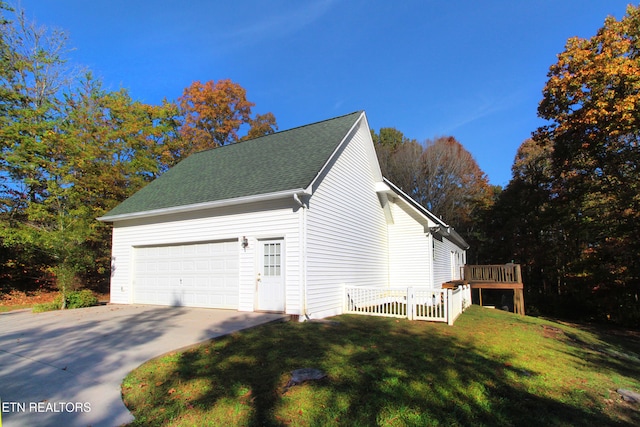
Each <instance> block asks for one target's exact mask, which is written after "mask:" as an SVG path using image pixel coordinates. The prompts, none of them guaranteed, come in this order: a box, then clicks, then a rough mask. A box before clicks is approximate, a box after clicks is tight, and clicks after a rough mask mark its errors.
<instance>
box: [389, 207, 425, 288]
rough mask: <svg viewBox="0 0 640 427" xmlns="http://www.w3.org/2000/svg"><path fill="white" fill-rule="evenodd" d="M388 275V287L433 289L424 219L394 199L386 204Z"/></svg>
mask: <svg viewBox="0 0 640 427" xmlns="http://www.w3.org/2000/svg"><path fill="white" fill-rule="evenodd" d="M390 206H391V213H392V216H393V224H389V275H390V282H391V286H402V287H405V286H406V287H409V286H418V287H433V281H432V277H433V274H432V263H433V257H432V255H431V240H430V239H429V235H428V234H427V233H428V225H427V226H426V227H427V230H426V231H425V225H424V219H422V223H421V222H420V221H421V218H419V217H418V214H417V213H415V212H412V211H411V210H410V208H408V206H406V204H404V203H403V202H402V201H400V200H398V199H396V200H395V202H392V203H390Z"/></svg>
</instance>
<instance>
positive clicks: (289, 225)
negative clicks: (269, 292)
mask: <svg viewBox="0 0 640 427" xmlns="http://www.w3.org/2000/svg"><path fill="white" fill-rule="evenodd" d="M299 215H300V214H299V209H297V204H296V202H295V201H294V200H293V199H292V198H287V199H281V200H272V201H266V202H259V203H251V204H246V205H238V206H229V207H221V208H216V209H211V210H203V211H196V212H191V213H181V214H175V215H166V216H158V217H151V218H146V219H139V220H129V221H119V222H116V223H115V224H114V228H113V249H112V273H111V274H112V278H111V302H112V303H121V304H130V303H133V302H134V299H133V294H132V291H133V289H132V284H133V280H134V275H135V272H134V269H133V263H134V262H135V261H134V248H135V247H140V246H155V245H180V244H185V243H190V244H193V243H198V242H211V241H222V240H234V244H235V245H236V246H237V248H238V254H239V255H238V257H239V259H238V269H239V273H238V284H239V295H238V299H237V301H238V309H239V310H242V311H252V310H253V309H254V302H255V287H256V277H257V263H258V260H257V258H256V245H257V239H265V238H284V239H285V241H286V245H285V248H286V252H285V254H284V256H283V260H284V263H285V266H284V268H285V270H286V271H287V272H288V273H291V274H290V275H288V279H287V283H286V295H287V296H286V301H285V305H286V310H287V312H288V313H291V314H300V306H301V304H300V303H301V301H300V283H299V281H300V244H299V234H298V232H299V218H298V217H299ZM243 237H247V240H248V242H249V246H248V247H247V248H246V249H243V248H242V247H241V244H240V241H241V239H242V238H243Z"/></svg>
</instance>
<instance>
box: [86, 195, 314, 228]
mask: <svg viewBox="0 0 640 427" xmlns="http://www.w3.org/2000/svg"><path fill="white" fill-rule="evenodd" d="M295 194H298V195H309V194H310V193H308V192H307V191H306V190H305V189H303V188H296V189H292V190H284V191H277V192H274V193H266V194H256V195H253V196H245V197H236V198H234V199H225V200H216V201H213V202H204V203H195V204H191V205H183V206H173V207H170V208H162V209H153V210H150V211H142V212H133V213H128V214H121V215H109V216H101V217H100V218H97V219H98V221H102V222H116V221H124V220H129V219H138V218H149V217H153V216H160V215H170V214H176V213H183V212H193V211H199V210H204V209H213V208H219V207H224V206H233V205H241V204H245V203H254V202H263V201H267V200H275V199H282V198H286V197H293V196H294V195H295Z"/></svg>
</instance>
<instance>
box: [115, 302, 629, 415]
mask: <svg viewBox="0 0 640 427" xmlns="http://www.w3.org/2000/svg"><path fill="white" fill-rule="evenodd" d="M332 321H333V322H330V323H315V322H307V323H295V322H288V323H276V324H268V325H263V326H260V327H257V328H253V329H250V330H246V331H243V332H241V333H238V334H234V335H230V336H227V337H223V338H220V339H216V340H214V341H211V342H208V343H206V344H203V345H200V346H198V347H195V348H192V349H190V350H188V351H185V352H182V353H171V354H169V355H165V356H164V357H161V358H158V359H155V360H152V361H150V362H148V363H146V364H144V365H142V366H140V367H139V368H138V369H136V370H135V371H133V372H131V373H130V374H129V375H128V376H127V378H126V379H125V380H124V382H123V384H122V392H123V397H124V401H125V404H126V405H127V406H128V407H129V409H130V410H131V411H132V413H133V414H134V416H135V421H134V423H133V425H134V426H138V425H140V426H142V425H144V426H165V425H166V426H192V425H222V424H224V425H227V426H263V425H266V426H285V425H291V426H331V425H349V426H373V425H384V426H452V425H464V426H467V425H473V426H482V425H486V426H511V425H518V426H521V425H535V426H539V425H545V426H565V425H566V426H581V425H584V426H593V425H605V426H606V425H640V412H639V410H640V408H638V407H637V406H636V407H633V406H631V405H630V404H628V403H625V402H623V401H622V400H621V399H620V396H619V395H618V394H617V393H616V390H617V389H618V388H626V389H631V390H634V391H640V363H639V362H640V359H639V356H638V355H639V354H640V344H639V343H638V340H637V337H636V338H635V340H634V339H630V338H629V337H627V336H625V335H624V334H618V335H612V334H605V333H604V332H603V331H600V330H598V329H589V330H586V329H584V328H578V327H575V326H572V325H566V324H560V323H555V322H550V321H546V320H543V319H538V318H533V317H521V316H516V315H513V314H510V313H506V312H502V311H496V310H488V309H482V308H480V307H477V306H473V307H471V308H470V309H469V310H467V311H466V312H465V313H464V314H463V315H462V316H460V317H459V318H458V320H457V321H456V324H455V325H454V326H447V325H445V324H436V323H427V322H410V321H407V320H401V319H391V318H379V317H367V316H340V317H336V318H334V319H332ZM299 368H319V369H322V370H323V371H324V372H326V373H327V377H326V378H325V379H322V380H319V381H313V382H307V383H303V384H302V385H296V386H292V387H290V388H288V389H287V388H286V387H285V386H286V385H287V382H288V381H289V379H290V372H291V371H292V370H294V369H299Z"/></svg>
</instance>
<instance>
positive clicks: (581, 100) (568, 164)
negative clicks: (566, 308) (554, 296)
mask: <svg viewBox="0 0 640 427" xmlns="http://www.w3.org/2000/svg"><path fill="white" fill-rule="evenodd" d="M548 77H549V80H548V81H547V83H546V85H545V87H544V91H543V96H544V97H543V100H542V102H541V103H540V106H539V109H538V114H539V116H540V117H542V118H544V119H546V120H549V121H550V124H549V125H548V126H545V127H542V128H540V129H538V131H537V132H536V133H535V135H534V138H535V139H536V140H537V141H544V140H549V141H551V143H552V144H553V155H552V158H553V183H552V184H553V197H554V199H553V208H554V212H555V215H556V218H557V221H558V222H559V223H560V224H561V226H562V227H563V229H564V230H565V232H566V234H567V239H568V240H569V241H571V242H573V244H572V245H571V246H570V247H569V248H567V249H568V250H570V253H569V254H568V255H569V257H570V259H569V260H568V262H567V266H566V272H565V275H564V277H563V280H564V281H566V282H567V283H568V284H569V286H570V287H571V288H572V289H573V290H574V293H576V294H579V295H581V296H585V295H586V296H588V297H589V304H592V305H593V306H594V307H596V308H595V309H596V310H597V311H598V315H601V316H607V315H608V316H613V317H617V318H619V319H621V318H623V317H624V318H626V319H627V320H628V319H632V318H633V319H635V321H636V322H637V321H638V319H640V303H639V302H638V300H639V297H640V256H639V255H640V169H639V168H638V165H639V164H640V147H639V146H638V142H639V139H640V8H638V7H634V6H629V7H628V8H627V14H626V15H625V16H624V17H623V18H622V19H621V20H620V21H618V20H616V19H615V18H613V17H608V18H606V20H605V22H604V26H603V27H602V28H601V29H600V30H598V32H597V34H596V35H595V36H593V37H592V38H590V39H582V38H578V37H574V38H571V39H569V40H568V41H567V44H566V46H565V50H564V52H562V53H561V54H560V55H558V62H557V63H556V64H554V65H552V66H551V68H550V71H549V75H548Z"/></svg>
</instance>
